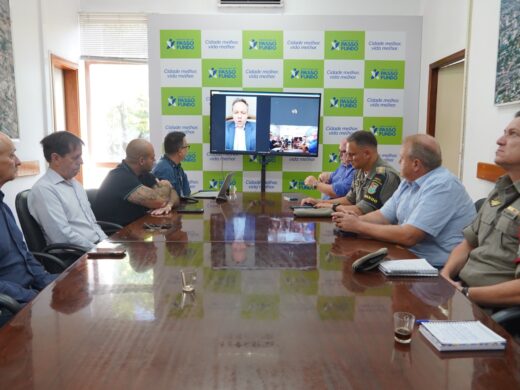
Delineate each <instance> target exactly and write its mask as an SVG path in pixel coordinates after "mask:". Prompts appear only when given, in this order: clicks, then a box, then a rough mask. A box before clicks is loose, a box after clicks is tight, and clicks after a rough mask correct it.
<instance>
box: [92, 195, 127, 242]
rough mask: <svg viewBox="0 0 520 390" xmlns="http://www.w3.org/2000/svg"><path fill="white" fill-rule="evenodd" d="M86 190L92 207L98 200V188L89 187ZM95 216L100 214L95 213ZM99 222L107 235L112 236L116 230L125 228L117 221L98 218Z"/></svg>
mask: <svg viewBox="0 0 520 390" xmlns="http://www.w3.org/2000/svg"><path fill="white" fill-rule="evenodd" d="M85 191H86V193H87V198H88V201H89V203H90V207H92V206H93V205H94V202H95V200H96V196H97V193H98V189H97V188H89V189H88V190H85ZM92 210H93V209H92ZM94 215H95V214H94ZM95 217H96V219H97V217H98V216H97V215H95ZM97 223H98V225H99V226H100V227H101V229H103V231H104V232H105V234H106V235H107V236H110V235H111V234H114V233H115V232H117V231H118V230H120V229H122V228H123V227H122V226H121V225H118V224H117V223H114V222H108V221H99V220H98V221H97Z"/></svg>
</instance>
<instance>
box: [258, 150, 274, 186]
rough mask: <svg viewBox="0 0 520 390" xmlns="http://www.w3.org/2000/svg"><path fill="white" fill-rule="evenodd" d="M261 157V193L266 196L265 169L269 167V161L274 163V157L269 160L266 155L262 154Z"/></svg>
mask: <svg viewBox="0 0 520 390" xmlns="http://www.w3.org/2000/svg"><path fill="white" fill-rule="evenodd" d="M259 157H260V164H262V170H261V172H260V192H261V193H262V194H264V193H265V167H266V166H267V164H269V161H272V157H271V158H267V156H266V155H265V154H260V155H259Z"/></svg>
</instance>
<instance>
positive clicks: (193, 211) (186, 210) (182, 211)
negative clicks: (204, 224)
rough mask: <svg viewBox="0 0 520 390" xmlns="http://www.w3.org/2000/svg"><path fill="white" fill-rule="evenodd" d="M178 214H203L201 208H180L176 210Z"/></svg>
mask: <svg viewBox="0 0 520 390" xmlns="http://www.w3.org/2000/svg"><path fill="white" fill-rule="evenodd" d="M177 212H178V213H179V214H201V213H203V212H204V208H202V207H181V208H179V209H177Z"/></svg>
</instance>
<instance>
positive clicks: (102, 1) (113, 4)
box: [80, 0, 424, 16]
mask: <svg viewBox="0 0 520 390" xmlns="http://www.w3.org/2000/svg"><path fill="white" fill-rule="evenodd" d="M423 2H424V0H392V1H388V0H362V1H360V0H319V1H316V0H284V3H285V6H284V7H283V8H235V7H233V8H221V7H218V6H217V3H218V0H192V1H186V0H147V1H142V0H81V1H80V3H81V5H80V7H81V10H82V11H84V12H148V13H169V14H213V13H282V14H288V15H338V14H340V15H341V14H342V15H406V16H408V15H420V12H421V9H422V3H423Z"/></svg>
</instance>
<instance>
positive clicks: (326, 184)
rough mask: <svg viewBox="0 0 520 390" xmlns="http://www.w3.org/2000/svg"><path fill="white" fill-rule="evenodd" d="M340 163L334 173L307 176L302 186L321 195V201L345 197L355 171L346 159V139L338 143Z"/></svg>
mask: <svg viewBox="0 0 520 390" xmlns="http://www.w3.org/2000/svg"><path fill="white" fill-rule="evenodd" d="M339 158H340V160H341V163H340V164H339V167H338V168H337V169H336V170H335V171H334V172H332V173H331V172H322V173H321V174H320V175H319V176H318V178H316V177H314V176H307V177H306V178H305V181H304V184H305V185H306V186H308V187H312V188H314V189H316V190H318V191H320V192H321V193H322V194H323V199H334V198H339V197H341V196H345V195H347V193H348V192H349V190H350V187H351V186H352V181H353V180H354V173H355V171H356V170H355V169H354V167H353V166H352V164H350V162H349V161H348V158H347V139H346V138H343V139H342V140H341V142H340V143H339Z"/></svg>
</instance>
